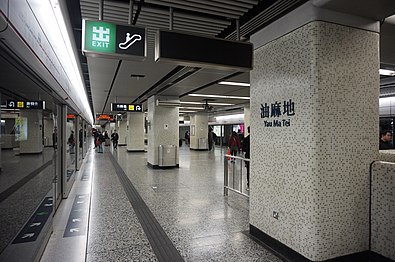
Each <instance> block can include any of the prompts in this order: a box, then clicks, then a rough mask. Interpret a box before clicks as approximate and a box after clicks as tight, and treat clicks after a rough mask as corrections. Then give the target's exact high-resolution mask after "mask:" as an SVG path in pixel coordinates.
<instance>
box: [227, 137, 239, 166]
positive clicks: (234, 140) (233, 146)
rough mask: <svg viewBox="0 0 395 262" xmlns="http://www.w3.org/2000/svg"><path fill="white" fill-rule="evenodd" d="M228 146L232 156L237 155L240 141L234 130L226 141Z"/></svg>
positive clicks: (233, 160)
mask: <svg viewBox="0 0 395 262" xmlns="http://www.w3.org/2000/svg"><path fill="white" fill-rule="evenodd" d="M228 145H229V148H230V154H231V155H232V156H237V152H238V151H240V150H241V142H240V139H239V136H238V135H237V133H236V132H235V131H233V132H232V135H231V136H230V138H229V142H228ZM230 162H231V163H235V159H234V158H231V161H230Z"/></svg>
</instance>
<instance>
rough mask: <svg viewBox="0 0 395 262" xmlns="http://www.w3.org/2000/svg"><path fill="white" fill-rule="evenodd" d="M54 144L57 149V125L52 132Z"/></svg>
mask: <svg viewBox="0 0 395 262" xmlns="http://www.w3.org/2000/svg"><path fill="white" fill-rule="evenodd" d="M52 144H53V148H54V149H57V147H58V128H57V127H56V126H55V127H54V129H53V133H52Z"/></svg>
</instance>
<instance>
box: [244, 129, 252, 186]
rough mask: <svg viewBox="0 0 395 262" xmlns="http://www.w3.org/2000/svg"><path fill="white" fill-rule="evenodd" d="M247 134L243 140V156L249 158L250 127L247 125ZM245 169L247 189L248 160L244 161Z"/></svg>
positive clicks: (248, 178) (248, 181)
mask: <svg viewBox="0 0 395 262" xmlns="http://www.w3.org/2000/svg"><path fill="white" fill-rule="evenodd" d="M247 132H248V136H246V137H245V138H244V140H243V152H244V153H245V154H244V158H248V159H250V127H247ZM245 166H246V169H247V189H248V188H249V187H250V161H245Z"/></svg>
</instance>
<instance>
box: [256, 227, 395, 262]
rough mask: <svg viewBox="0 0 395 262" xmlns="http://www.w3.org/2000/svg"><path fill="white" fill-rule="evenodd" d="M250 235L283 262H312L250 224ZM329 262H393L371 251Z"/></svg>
mask: <svg viewBox="0 0 395 262" xmlns="http://www.w3.org/2000/svg"><path fill="white" fill-rule="evenodd" d="M250 234H251V235H252V236H254V237H255V238H257V239H258V240H259V241H261V242H262V243H263V246H265V247H266V248H268V249H269V250H270V251H271V252H272V253H274V254H275V255H276V256H278V257H280V258H282V259H284V261H298V262H312V261H313V260H310V259H308V258H306V257H304V256H303V255H301V254H299V253H298V252H296V251H295V250H293V249H291V248H289V247H287V246H286V245H284V244H283V243H281V242H280V241H278V240H276V239H274V238H272V237H271V236H269V235H268V234H266V233H264V232H262V231H261V230H259V229H258V228H256V227H254V226H253V225H251V224H250ZM325 261H330V262H354V261H359V262H393V260H391V259H389V258H386V257H384V256H382V255H380V254H377V253H375V252H373V251H369V250H366V251H363V252H359V253H354V254H350V255H346V256H341V257H336V258H332V259H330V260H325Z"/></svg>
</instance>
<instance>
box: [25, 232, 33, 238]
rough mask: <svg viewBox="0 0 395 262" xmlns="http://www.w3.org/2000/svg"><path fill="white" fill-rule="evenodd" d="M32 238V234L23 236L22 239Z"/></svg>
mask: <svg viewBox="0 0 395 262" xmlns="http://www.w3.org/2000/svg"><path fill="white" fill-rule="evenodd" d="M33 236H34V233H29V234H24V235H23V237H22V238H31V237H33Z"/></svg>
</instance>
